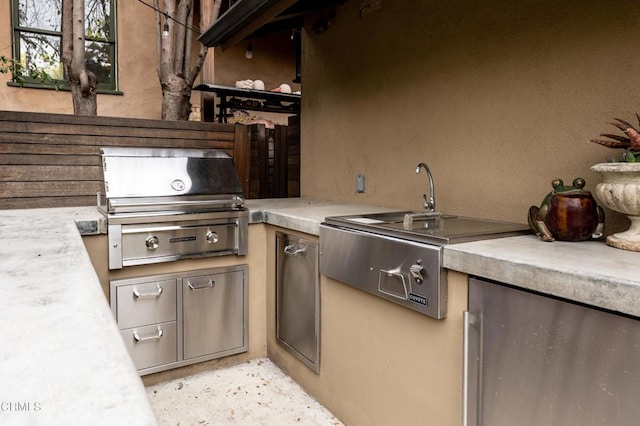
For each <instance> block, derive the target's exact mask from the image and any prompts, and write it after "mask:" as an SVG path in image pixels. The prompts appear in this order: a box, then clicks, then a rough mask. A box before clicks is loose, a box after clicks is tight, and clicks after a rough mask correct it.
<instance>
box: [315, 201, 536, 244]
mask: <svg viewBox="0 0 640 426" xmlns="http://www.w3.org/2000/svg"><path fill="white" fill-rule="evenodd" d="M325 222H326V223H328V224H330V225H336V226H342V227H347V228H353V229H359V230H361V231H368V232H374V233H377V234H382V235H387V236H393V237H397V238H402V239H407V240H412V241H417V242H426V243H432V244H439V245H441V244H453V243H460V242H466V241H475V240H483V239H490V238H499V237H507V236H514V235H522V234H527V233H530V232H531V231H530V230H529V227H528V225H525V224H519V223H510V222H501V221H494V220H487V219H477V218H471V217H462V216H453V215H444V214H442V213H438V212H435V213H432V212H428V211H426V210H398V211H391V212H384V213H370V214H361V215H350V216H332V217H327V218H325Z"/></svg>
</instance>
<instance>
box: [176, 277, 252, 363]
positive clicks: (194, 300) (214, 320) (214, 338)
mask: <svg viewBox="0 0 640 426" xmlns="http://www.w3.org/2000/svg"><path fill="white" fill-rule="evenodd" d="M246 296H247V280H246V279H245V277H244V271H242V270H239V271H230V272H225V273H212V274H206V275H200V276H190V277H185V278H183V279H182V301H183V311H182V313H183V324H184V334H183V336H184V342H183V348H184V351H183V352H184V359H185V360H187V359H192V358H197V357H201V356H205V355H210V354H215V353H218V352H221V351H229V350H234V349H236V350H237V349H241V348H243V347H246V346H247V344H248V343H247V333H246V329H245V327H246V324H247V305H246V300H247V297H246Z"/></svg>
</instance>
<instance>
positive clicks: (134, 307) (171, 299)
mask: <svg viewBox="0 0 640 426" xmlns="http://www.w3.org/2000/svg"><path fill="white" fill-rule="evenodd" d="M116 297H117V298H118V300H117V307H118V308H117V312H116V319H117V321H118V325H119V326H120V328H131V327H136V326H143V325H150V324H156V323H161V322H169V321H175V320H176V304H177V303H176V280H175V279H171V280H158V281H146V282H139V283H135V284H130V285H120V286H118V287H117V288H116Z"/></svg>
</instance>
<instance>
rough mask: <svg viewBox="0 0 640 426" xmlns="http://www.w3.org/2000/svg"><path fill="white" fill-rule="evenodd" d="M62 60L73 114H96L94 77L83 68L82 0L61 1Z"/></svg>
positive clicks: (95, 80)
mask: <svg viewBox="0 0 640 426" xmlns="http://www.w3.org/2000/svg"><path fill="white" fill-rule="evenodd" d="M62 63H63V64H64V69H65V72H66V74H67V80H68V81H69V86H70V87H71V97H72V99H73V113H74V114H75V115H97V113H98V99H97V93H96V87H97V84H98V82H97V78H96V76H95V74H94V73H93V72H91V71H89V70H87V67H86V59H85V47H84V0H64V1H63V4H62Z"/></svg>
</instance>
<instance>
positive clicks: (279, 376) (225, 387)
mask: <svg viewBox="0 0 640 426" xmlns="http://www.w3.org/2000/svg"><path fill="white" fill-rule="evenodd" d="M147 395H148V396H149V401H150V402H151V406H152V407H153V411H154V413H155V414H156V417H157V418H158V423H159V424H160V425H172V426H175V425H180V426H188V425H246V426H271V425H274V426H275V425H277V426H285V425H304V426H340V425H343V423H342V422H341V421H340V420H338V419H337V418H336V417H335V416H333V414H331V413H330V412H329V411H328V410H327V409H326V408H324V407H323V406H321V405H320V404H319V403H318V402H317V401H315V400H314V399H313V398H311V397H310V396H309V395H308V394H306V393H305V392H304V391H303V390H302V388H301V387H300V386H298V385H297V384H296V383H295V382H294V381H293V380H292V379H291V378H290V377H288V376H287V375H285V374H284V373H283V372H282V371H281V370H280V369H279V368H278V367H276V366H275V364H273V363H272V362H271V361H269V360H268V359H267V358H261V359H256V360H252V361H249V362H246V363H242V364H239V365H236V366H232V367H228V368H221V369H218V370H214V371H208V372H205V373H200V374H197V375H194V376H190V377H184V378H181V379H176V380H172V381H168V382H164V383H159V384H157V385H153V386H149V387H147Z"/></svg>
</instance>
